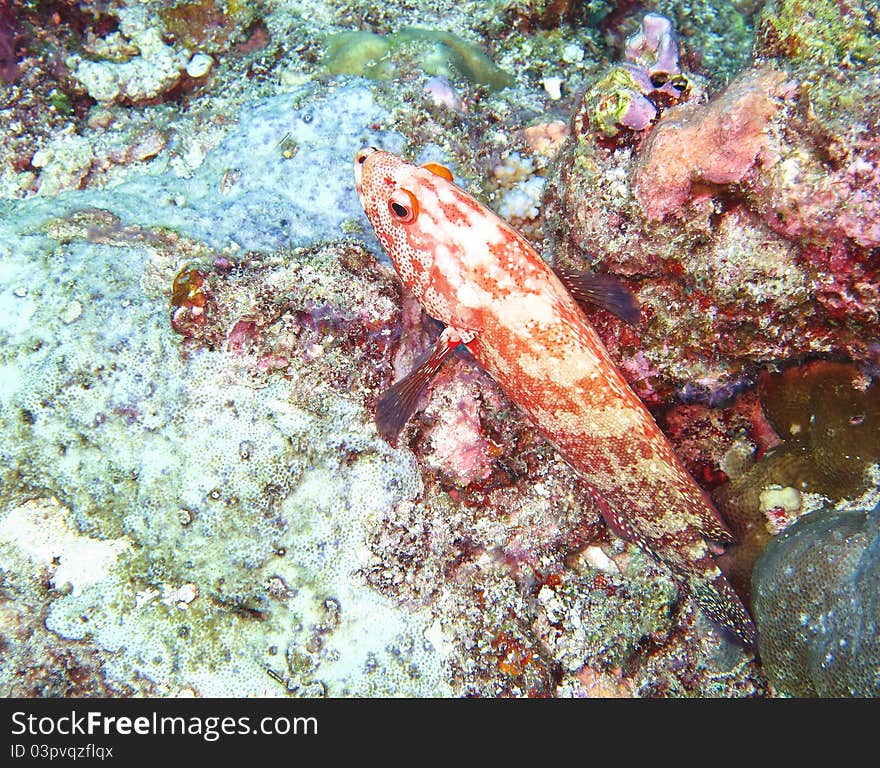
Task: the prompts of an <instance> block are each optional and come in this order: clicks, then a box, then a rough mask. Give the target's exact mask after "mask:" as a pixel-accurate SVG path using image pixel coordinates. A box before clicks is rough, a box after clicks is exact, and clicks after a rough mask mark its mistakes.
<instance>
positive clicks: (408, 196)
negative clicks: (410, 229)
mask: <svg viewBox="0 0 880 768" xmlns="http://www.w3.org/2000/svg"><path fill="white" fill-rule="evenodd" d="M388 210H389V211H391V215H392V216H393V217H394V218H395V219H397V220H398V221H399V222H400V223H401V224H410V223H412V222H413V221H415V220H416V217H417V216H418V215H419V202H418V200H416V196H415V195H414V194H413V193H412V192H410V191H409V190H408V189H395V190H394V192H392V194H391V197H390V198H389V199H388Z"/></svg>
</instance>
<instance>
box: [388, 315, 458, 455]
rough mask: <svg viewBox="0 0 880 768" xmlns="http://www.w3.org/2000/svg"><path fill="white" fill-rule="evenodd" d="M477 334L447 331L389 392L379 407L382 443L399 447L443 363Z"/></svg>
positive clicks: (449, 329)
mask: <svg viewBox="0 0 880 768" xmlns="http://www.w3.org/2000/svg"><path fill="white" fill-rule="evenodd" d="M473 337H474V334H472V333H470V334H462V333H460V332H459V331H457V330H455V329H454V328H451V327H450V328H446V329H444V331H443V333H441V334H440V337H439V338H438V339H437V343H436V344H435V345H434V348H433V349H431V350H429V351H427V352H426V353H425V354H424V355H422V357H421V359H420V360H419V362H418V363H417V364H416V367H415V368H414V369H413V370H412V371H411V372H410V373H409V374H407V375H406V376H404V377H403V378H402V379H401V380H400V381H398V382H397V383H396V384H394V385H393V386H391V387H390V388H389V389H388V390H386V391H385V392H384V393H383V394H382V396H381V397H380V398H379V400H378V401H377V403H376V429H377V430H378V432H379V434H380V435H381V436H382V438H383V439H385V440H387V441H388V442H389V443H391V445H395V446H396V445H397V438H398V437H399V435H400V431H401V430H402V429H403V427H404V425H405V424H406V422H407V421H409V418H410V416H412V415H413V414H414V413H415V412H416V408H417V407H418V404H419V398H420V397H421V395H422V392H424V391H425V388H426V387H427V386H428V385H429V384H430V383H431V381H432V379H433V378H434V376H436V375H437V371H439V370H440V366H441V365H443V361H444V360H446V358H447V357H449V355H450V354H452V351H453V350H454V349H455V348H456V347H457V346H458V345H459V344H467V343H468V342H469V341H472V340H473Z"/></svg>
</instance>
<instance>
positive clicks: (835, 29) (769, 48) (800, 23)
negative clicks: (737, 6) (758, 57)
mask: <svg viewBox="0 0 880 768" xmlns="http://www.w3.org/2000/svg"><path fill="white" fill-rule="evenodd" d="M758 27H759V32H758V39H759V47H760V48H761V49H762V50H763V52H765V53H766V54H768V55H770V56H773V57H781V58H787V59H789V60H791V61H793V62H796V63H801V62H810V63H813V64H818V65H822V66H841V67H848V66H854V65H859V64H860V63H865V62H876V61H877V59H878V57H880V41H878V37H877V30H876V29H873V28H872V21H871V16H870V14H869V12H868V11H867V9H866V8H865V7H864V5H863V4H861V3H847V4H846V6H844V5H843V4H841V3H839V2H837V0H771V2H768V3H767V4H766V5H765V6H764V9H763V10H762V12H761V17H760V21H759V25H758Z"/></svg>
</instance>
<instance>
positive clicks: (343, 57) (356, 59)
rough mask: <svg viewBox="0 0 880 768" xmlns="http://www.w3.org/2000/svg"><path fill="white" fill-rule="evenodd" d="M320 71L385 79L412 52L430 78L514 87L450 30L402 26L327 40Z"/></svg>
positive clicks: (477, 50) (505, 75)
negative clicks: (389, 31)
mask: <svg viewBox="0 0 880 768" xmlns="http://www.w3.org/2000/svg"><path fill="white" fill-rule="evenodd" d="M326 46H327V49H326V53H325V56H324V68H325V69H326V70H327V72H329V73H330V74H331V75H342V74H347V75H360V76H362V77H368V78H371V79H374V80H385V79H389V78H392V77H397V76H399V75H400V72H401V70H405V69H407V67H406V66H405V65H404V64H403V60H404V59H405V58H406V56H407V54H408V53H410V52H413V53H415V54H417V56H416V62H417V63H416V64H415V65H416V66H417V67H418V68H420V69H421V70H422V71H423V72H425V73H426V74H429V75H443V76H446V77H453V78H463V79H465V80H469V81H470V82H472V83H476V84H478V85H485V86H486V87H487V88H489V89H491V90H501V89H502V88H507V87H508V86H510V85H513V77H512V75H510V74H509V73H508V72H505V71H504V70H503V69H501V68H500V67H498V66H497V65H496V64H495V63H494V62H493V61H492V60H491V59H490V58H489V57H488V56H487V55H486V54H485V53H484V52H483V51H482V50H480V48H479V47H478V46H476V45H475V44H474V43H471V42H469V41H467V40H465V39H464V38H461V37H459V36H458V35H455V34H453V33H451V32H444V31H442V30H432V29H426V28H423V27H404V28H403V29H401V30H399V31H398V32H396V33H394V34H391V35H385V36H383V35H377V34H375V33H373V32H364V31H348V32H339V33H337V34H335V35H331V36H330V37H328V38H327V40H326Z"/></svg>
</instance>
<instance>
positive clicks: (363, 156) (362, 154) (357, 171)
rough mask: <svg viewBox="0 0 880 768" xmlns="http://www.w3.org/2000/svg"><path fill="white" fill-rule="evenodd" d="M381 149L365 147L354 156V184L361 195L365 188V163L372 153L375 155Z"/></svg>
mask: <svg viewBox="0 0 880 768" xmlns="http://www.w3.org/2000/svg"><path fill="white" fill-rule="evenodd" d="M379 151H380V150H379V148H378V147H363V148H362V149H359V150H358V151H357V153H356V154H355V156H354V184H355V187H357V191H358V194H359V195H360V194H361V193H362V188H363V175H364V163H366V161H367V158H368V157H369V156H370V155H374V154H376V152H379Z"/></svg>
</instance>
